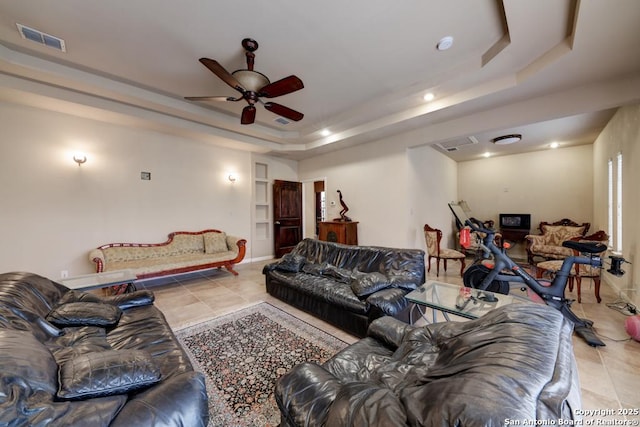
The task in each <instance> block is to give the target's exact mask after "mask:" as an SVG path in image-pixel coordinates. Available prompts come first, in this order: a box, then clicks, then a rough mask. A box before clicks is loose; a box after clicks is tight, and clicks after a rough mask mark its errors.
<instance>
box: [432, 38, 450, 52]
mask: <svg viewBox="0 0 640 427" xmlns="http://www.w3.org/2000/svg"><path fill="white" fill-rule="evenodd" d="M451 46H453V37H451V36H447V37H443V38H441V39H440V41H439V42H438V44H437V45H436V48H437V49H438V50H447V49H449V48H450V47H451Z"/></svg>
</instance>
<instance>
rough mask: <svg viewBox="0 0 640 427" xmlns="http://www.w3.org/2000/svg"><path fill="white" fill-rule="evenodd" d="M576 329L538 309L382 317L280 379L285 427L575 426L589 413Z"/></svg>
mask: <svg viewBox="0 0 640 427" xmlns="http://www.w3.org/2000/svg"><path fill="white" fill-rule="evenodd" d="M572 330H573V328H572V325H571V324H570V323H569V322H568V321H567V320H565V319H564V317H563V316H562V315H561V314H560V313H559V312H558V311H557V310H555V309H553V308H550V307H548V306H545V305H539V304H511V305H507V306H503V307H501V308H498V309H496V310H494V311H492V312H490V313H488V314H487V315H485V316H483V317H481V318H480V319H477V320H473V321H469V322H444V323H437V324H432V325H428V326H426V327H415V326H411V325H408V324H406V323H403V322H400V321H398V320H396V319H393V318H390V317H382V318H379V319H376V320H375V321H373V322H372V323H371V326H370V327H369V330H368V336H367V337H366V338H363V339H361V340H359V341H358V342H356V343H354V344H352V345H350V346H348V347H346V348H345V349H344V350H342V351H340V352H339V353H338V354H336V355H335V356H333V357H332V358H331V359H329V360H328V361H327V362H325V363H324V364H323V365H317V364H314V363H303V364H300V365H297V366H295V367H294V368H293V369H292V370H291V371H289V372H288V373H286V374H285V375H283V376H282V377H280V378H279V379H278V381H277V382H276V386H275V399H276V402H277V404H278V407H279V409H280V412H281V424H280V425H281V427H287V426H289V427H293V426H321V425H327V426H332V427H341V426H345V427H346V426H349V427H352V426H367V427H375V426H380V427H386V426H390V425H394V426H396V425H408V426H447V425H449V426H454V425H455V426H492V425H503V424H504V423H505V420H507V419H514V420H531V421H533V420H545V421H548V420H558V419H562V420H566V421H567V422H568V421H569V420H574V419H576V418H579V416H578V415H577V414H576V413H575V411H576V409H580V407H581V402H580V393H579V383H578V377H577V367H576V364H575V358H574V355H573V347H572V341H571V335H572Z"/></svg>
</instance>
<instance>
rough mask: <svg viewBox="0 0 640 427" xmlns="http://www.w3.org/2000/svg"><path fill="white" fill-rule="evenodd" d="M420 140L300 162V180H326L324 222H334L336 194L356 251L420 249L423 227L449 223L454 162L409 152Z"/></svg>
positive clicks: (406, 137)
mask: <svg viewBox="0 0 640 427" xmlns="http://www.w3.org/2000/svg"><path fill="white" fill-rule="evenodd" d="M421 138H422V135H421V133H420V131H414V132H408V133H405V134H402V135H396V136H393V137H390V138H385V139H382V140H379V141H377V142H375V143H372V144H367V145H361V146H355V147H351V148H348V149H344V150H340V151H337V152H332V153H328V154H324V155H321V156H316V157H314V158H311V159H307V160H302V161H300V164H299V169H298V170H299V173H300V178H301V179H302V180H305V179H311V178H315V177H318V176H322V177H326V184H327V186H326V191H327V203H328V205H329V208H328V213H327V218H329V219H331V218H336V217H337V216H338V213H339V211H340V203H339V202H338V194H337V190H341V191H342V194H343V198H344V201H345V202H346V204H347V205H348V206H349V212H347V216H349V217H351V218H352V219H353V220H354V221H359V224H358V238H359V243H360V244H361V245H376V246H390V247H408V248H422V249H424V248H425V243H424V237H423V234H422V227H423V225H424V224H425V222H427V221H428V220H430V219H436V218H437V220H438V221H440V220H442V221H444V222H446V221H450V213H449V211H448V207H447V202H448V201H450V200H452V199H454V198H455V196H456V186H457V184H456V164H455V162H454V161H452V160H451V159H449V158H447V157H446V156H444V155H442V154H440V153H439V152H437V151H435V150H434V149H432V148H431V147H422V148H409V147H410V146H411V145H415V142H416V141H418V140H420V139H421ZM331 201H333V202H335V206H330V202H331Z"/></svg>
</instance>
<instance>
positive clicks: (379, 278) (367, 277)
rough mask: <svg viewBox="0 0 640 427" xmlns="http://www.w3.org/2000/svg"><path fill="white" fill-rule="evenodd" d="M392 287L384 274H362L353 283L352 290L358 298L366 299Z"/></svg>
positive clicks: (357, 275)
mask: <svg viewBox="0 0 640 427" xmlns="http://www.w3.org/2000/svg"><path fill="white" fill-rule="evenodd" d="M390 285H391V284H390V283H389V279H388V278H387V277H386V276H385V275H384V274H382V273H378V272H374V273H360V274H356V277H355V278H354V279H353V280H352V281H351V290H352V291H353V293H354V294H356V296H358V297H365V296H367V295H371V294H372V293H374V292H377V291H379V290H381V289H385V288H388V287H389V286H390Z"/></svg>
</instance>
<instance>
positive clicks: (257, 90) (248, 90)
mask: <svg viewBox="0 0 640 427" xmlns="http://www.w3.org/2000/svg"><path fill="white" fill-rule="evenodd" d="M242 47H244V49H245V50H246V53H245V55H246V57H247V69H241V70H236V71H234V72H233V73H229V72H228V71H227V70H225V69H224V67H223V66H222V65H220V64H219V63H218V61H215V60H213V59H209V58H200V62H201V63H202V64H203V65H204V66H205V67H207V68H208V69H209V70H211V72H212V73H213V74H215V75H216V76H218V77H219V78H220V79H221V80H222V81H224V82H225V83H226V84H228V85H229V86H231V87H232V88H234V89H235V90H237V91H238V92H240V94H241V95H242V96H240V97H237V98H234V97H232V96H185V99H187V100H189V101H233V102H236V101H240V100H241V99H244V100H246V101H247V103H248V104H249V105H247V106H246V107H244V108H243V109H242V116H241V118H240V123H242V124H243V125H249V124H251V123H253V122H254V121H255V119H256V107H255V103H256V102H260V103H261V104H263V105H264V108H266V109H267V110H269V111H271V112H272V113H275V114H277V115H279V116H282V117H285V118H287V119H290V120H293V121H296V122H297V121H298V120H301V119H302V118H303V117H304V114H302V113H300V112H298V111H296V110H293V109H291V108H289V107H285V106H284V105H280V104H277V103H275V102H271V101H268V102H264V101H262V99H260V98H275V97H277V96H282V95H286V94H289V93H291V92H295V91H297V90H300V89H302V88H303V87H304V84H303V83H302V80H300V79H299V78H298V77H296V76H294V75H291V76H289V77H285V78H283V79H280V80H278V81H276V82H273V83H271V82H270V81H269V79H268V78H267V76H265V75H264V74H262V73H259V72H257V71H254V70H253V60H254V58H255V56H256V55H255V54H254V53H253V52H255V51H256V50H257V49H258V42H257V41H255V40H253V39H249V38H247V39H244V40H242Z"/></svg>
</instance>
